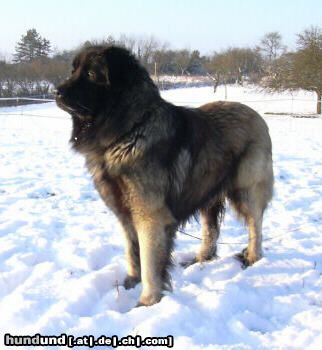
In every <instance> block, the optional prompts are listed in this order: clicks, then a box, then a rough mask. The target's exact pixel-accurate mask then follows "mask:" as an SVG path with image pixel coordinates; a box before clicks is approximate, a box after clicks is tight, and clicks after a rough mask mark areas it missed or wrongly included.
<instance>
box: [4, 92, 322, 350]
mask: <svg viewBox="0 0 322 350" xmlns="http://www.w3.org/2000/svg"><path fill="white" fill-rule="evenodd" d="M163 96H164V97H165V98H166V99H168V100H170V101H173V102H176V103H177V104H181V105H191V106H197V105H199V104H202V103H205V102H210V101H212V100H214V99H223V98H224V89H223V88H222V87H221V88H219V89H218V92H217V93H216V95H214V94H213V91H212V88H199V89H196V88H194V89H181V90H175V91H166V92H164V93H163ZM228 99H230V100H237V101H246V104H248V105H250V106H251V107H253V108H254V109H256V110H257V111H259V112H260V113H262V114H263V113H265V112H285V113H313V112H314V110H315V105H316V103H315V101H314V99H315V96H313V95H311V94H308V93H304V92H299V93H297V94H294V95H293V100H292V96H291V95H288V94H279V95H265V94H263V93H261V92H258V91H256V89H250V88H237V87H228ZM14 113H18V114H21V115H13V114H14ZM6 114H7V115H6ZM10 114H11V115H10ZM33 115H39V116H47V117H51V118H40V117H35V116H33ZM265 119H266V121H267V123H268V125H269V128H270V133H271V137H272V140H273V152H274V169H275V195H274V199H273V201H272V203H271V205H270V207H269V209H268V210H267V212H266V215H265V219H264V237H265V239H266V240H265V242H264V251H265V257H264V258H263V259H262V260H261V261H259V262H258V263H256V264H255V265H254V266H253V267H251V268H248V269H246V270H243V269H242V268H241V266H240V264H239V263H238V262H237V261H236V260H235V259H234V257H233V256H234V254H235V253H236V252H239V251H240V250H241V249H242V248H244V247H245V246H246V242H247V235H246V232H245V229H244V227H243V226H242V225H241V224H240V223H239V222H238V221H236V219H235V217H234V215H233V214H232V213H231V212H230V211H228V213H227V214H226V217H225V222H224V225H223V227H222V234H221V238H220V242H221V244H220V246H219V255H220V258H219V259H218V260H215V261H212V262H209V263H206V264H203V265H200V264H195V265H192V266H190V267H188V268H186V269H184V268H182V267H181V266H180V264H179V263H180V262H181V261H184V260H185V259H187V258H188V257H191V256H192V255H193V253H194V252H195V251H196V250H197V248H198V244H199V241H198V240H196V239H194V238H192V237H189V236H185V235H183V234H181V233H178V235H177V241H176V242H177V244H176V249H175V252H174V260H175V262H176V264H175V267H174V269H173V271H172V277H173V287H174V288H173V289H174V290H173V293H166V296H165V297H164V298H163V299H162V300H161V302H160V303H158V304H156V305H154V306H151V307H140V308H134V306H135V304H136V302H137V300H138V297H139V294H140V288H141V285H138V286H137V287H136V288H135V289H132V290H129V291H126V290H125V289H124V288H123V287H122V286H121V284H122V281H123V279H124V277H125V258H124V251H123V250H124V248H123V237H122V236H121V235H120V233H119V230H118V224H117V222H116V220H115V218H114V217H113V215H112V214H111V213H110V212H109V211H108V210H107V209H106V207H105V206H104V204H103V203H102V201H101V200H100V198H99V196H98V195H97V193H96V192H95V190H94V188H93V185H92V182H91V179H90V177H89V175H88V174H87V172H86V169H85V168H84V161H83V158H82V157H80V156H79V155H77V154H75V153H73V152H72V151H70V148H69V145H68V139H69V134H70V129H71V123H70V120H69V118H68V116H67V115H66V114H65V113H64V112H62V111H61V110H59V109H58V108H57V107H56V106H55V104H54V103H48V104H43V105H30V106H25V107H17V108H2V109H0V337H1V340H0V343H1V344H3V343H2V342H3V334H5V333H10V334H12V335H27V334H29V335H33V334H35V333H41V334H43V335H60V334H61V333H66V334H68V335H74V336H83V335H91V334H92V335H94V336H95V337H99V336H100V335H106V336H112V335H118V336H119V337H122V336H126V335H141V336H142V337H147V336H158V337H162V336H168V335H173V336H174V348H175V349H185V350H186V349H207V350H208V349H238V350H239V349H283V350H284V349H301V350H302V349H316V350H318V349H322V277H321V272H322V232H321V231H322V230H321V225H322V198H321V195H322V158H321V155H322V119H295V118H291V117H288V116H269V115H265ZM199 229H200V227H199V224H198V223H196V222H191V223H190V224H188V225H187V227H186V229H185V230H186V232H188V233H191V234H194V235H199V232H198V231H199ZM241 242H242V243H243V244H240V243H241ZM2 348H3V346H2V345H1V349H2ZM38 348H39V347H38Z"/></svg>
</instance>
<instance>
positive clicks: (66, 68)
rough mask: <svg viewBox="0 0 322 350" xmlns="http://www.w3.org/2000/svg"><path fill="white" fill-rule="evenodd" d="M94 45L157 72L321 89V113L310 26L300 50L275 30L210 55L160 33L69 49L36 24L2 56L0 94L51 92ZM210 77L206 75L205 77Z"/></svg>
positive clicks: (319, 68) (320, 78)
mask: <svg viewBox="0 0 322 350" xmlns="http://www.w3.org/2000/svg"><path fill="white" fill-rule="evenodd" d="M92 45H105V46H110V45H118V46H123V47H126V48H127V49H129V50H130V51H131V52H132V53H134V54H135V55H136V57H137V58H138V59H139V61H140V62H141V64H142V65H143V66H144V67H145V68H146V69H147V70H148V71H149V73H150V74H151V75H152V76H153V78H154V80H155V82H156V83H160V82H162V76H164V75H170V76H191V77H194V76H198V77H200V76H201V77H204V78H205V79H204V81H207V83H208V84H213V85H214V86H215V88H216V87H217V86H218V85H220V84H231V83H237V84H241V85H242V84H244V83H245V82H248V83H254V84H259V85H261V86H263V87H265V88H268V89H273V90H285V89H291V90H295V89H299V88H302V89H305V90H309V91H314V92H315V93H316V94H317V100H318V104H317V112H318V113H321V103H319V101H321V91H322V31H321V28H320V27H309V28H307V29H305V30H304V31H302V32H301V33H298V34H296V50H293V51H289V50H288V48H287V47H286V46H285V45H284V44H283V38H282V36H281V34H280V33H279V32H277V31H275V32H269V33H266V34H265V35H263V37H262V38H261V40H260V41H259V42H258V43H257V45H255V46H254V47H229V48H227V49H225V50H222V51H220V52H216V51H215V52H213V54H211V55H201V54H200V52H199V51H198V50H196V49H192V50H190V49H172V48H171V47H170V45H169V44H167V43H165V42H162V41H160V40H158V39H157V38H155V37H153V36H150V37H142V38H136V37H133V36H130V35H125V34H122V35H120V36H119V37H118V38H115V37H113V36H111V35H109V36H107V37H106V38H105V39H103V40H94V41H86V42H84V43H82V44H81V45H80V46H79V47H77V48H75V49H71V50H63V51H53V50H52V48H51V42H50V41H49V40H48V39H47V38H44V37H42V36H41V35H40V34H39V33H38V32H37V30H36V29H34V28H32V29H29V30H28V31H27V33H26V34H25V35H22V36H21V38H20V40H19V41H18V42H17V45H16V48H15V52H14V53H13V61H12V62H8V61H6V60H4V59H2V60H1V59H0V97H13V96H38V95H48V94H51V93H52V91H53V89H54V87H55V86H57V85H58V84H59V83H60V82H61V81H63V80H64V79H66V77H68V76H69V74H70V71H71V62H72V59H73V57H74V56H75V55H76V53H77V52H78V51H80V50H81V49H83V48H84V47H88V46H92ZM206 78H207V79H206Z"/></svg>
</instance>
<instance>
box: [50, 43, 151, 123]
mask: <svg viewBox="0 0 322 350" xmlns="http://www.w3.org/2000/svg"><path fill="white" fill-rule="evenodd" d="M149 80H150V78H149V76H148V73H147V72H146V70H145V69H144V68H143V67H141V65H140V64H139V63H138V61H137V60H136V59H135V58H134V56H133V55H131V54H130V53H129V51H127V50H126V49H124V48H120V47H108V48H106V47H102V46H95V47H90V48H87V49H85V50H83V51H82V52H80V53H79V54H78V55H77V56H76V57H75V59H74V61H73V70H72V74H71V77H70V78H69V79H67V80H66V81H65V82H64V83H63V84H61V85H60V86H58V87H57V93H56V102H57V105H58V106H59V107H60V108H62V109H63V110H65V111H67V112H68V113H70V114H71V115H72V116H76V117H78V118H80V119H84V120H88V119H90V118H93V117H95V116H96V115H97V114H98V113H101V112H104V111H106V110H108V109H109V108H110V106H111V105H115V104H117V99H118V98H121V95H122V92H124V91H130V90H131V89H133V87H136V88H138V87H140V82H143V81H149ZM141 85H142V84H141Z"/></svg>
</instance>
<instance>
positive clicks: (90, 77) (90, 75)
mask: <svg viewBox="0 0 322 350" xmlns="http://www.w3.org/2000/svg"><path fill="white" fill-rule="evenodd" d="M87 76H88V78H89V79H91V80H95V78H96V74H95V72H94V71H92V70H89V71H88V72H87Z"/></svg>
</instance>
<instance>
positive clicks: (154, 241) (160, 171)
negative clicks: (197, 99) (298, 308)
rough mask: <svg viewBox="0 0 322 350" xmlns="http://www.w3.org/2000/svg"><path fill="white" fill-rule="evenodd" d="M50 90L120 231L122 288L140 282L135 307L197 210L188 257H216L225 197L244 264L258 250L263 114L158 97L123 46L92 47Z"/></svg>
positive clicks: (266, 190) (149, 292) (157, 293)
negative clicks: (244, 234) (239, 232)
mask: <svg viewBox="0 0 322 350" xmlns="http://www.w3.org/2000/svg"><path fill="white" fill-rule="evenodd" d="M73 67H74V68H73V72H72V75H71V77H70V78H69V79H68V80H67V81H66V82H65V83H64V84H62V85H61V86H59V87H58V89H57V104H58V105H59V107H61V108H62V109H64V110H66V111H67V112H69V113H70V114H71V116H72V120H73V132H72V137H71V143H72V145H73V148H74V149H75V150H76V151H78V152H80V153H82V154H83V155H84V156H85V158H86V164H87V167H88V169H89V171H90V172H91V174H92V176H93V179H94V182H95V186H96V188H97V190H98V192H99V193H100V195H101V197H102V199H103V200H104V201H105V203H106V205H107V206H108V207H109V208H111V210H112V211H113V212H114V213H115V215H116V216H117V217H118V219H119V221H120V223H121V225H122V227H123V229H124V231H125V237H126V255H127V260H128V276H127V278H126V280H125V282H124V285H125V287H126V288H130V287H133V286H134V285H136V284H137V283H138V282H139V281H142V285H143V291H142V294H141V297H140V302H139V304H140V305H151V304H153V303H156V302H158V301H159V300H160V298H161V296H162V290H163V289H166V288H170V277H169V272H168V269H169V267H170V265H171V264H170V262H171V257H170V255H171V251H172V248H173V240H174V235H175V232H176V230H177V228H178V226H179V225H181V224H183V223H184V222H185V221H186V220H187V219H188V218H189V217H190V216H192V215H193V214H196V213H198V212H199V213H200V217H201V222H202V244H201V248H200V250H199V252H198V254H197V256H196V260H195V261H198V262H202V261H205V260H208V259H211V258H213V257H214V256H215V255H216V241H217V239H218V235H219V224H220V219H221V217H222V214H223V211H224V204H225V199H226V198H227V199H228V200H229V201H230V203H231V204H232V205H233V206H234V208H235V209H236V211H237V213H238V214H239V216H240V217H242V218H243V219H245V221H246V223H247V225H248V229H249V242H248V247H247V249H245V250H244V251H243V253H242V257H243V260H244V263H245V264H246V265H250V264H253V263H254V262H255V261H257V260H258V259H260V258H261V256H262V249H261V242H262V232H261V230H262V218H263V212H264V210H265V208H266V206H267V203H268V202H269V201H270V199H271V196H272V185H273V171H272V154H271V140H270V137H269V133H268V128H267V126H266V124H265V122H264V120H263V119H262V118H261V117H260V116H259V115H258V114H257V113H256V112H255V111H253V110H252V109H250V108H248V107H247V106H244V105H242V104H239V103H229V102H216V103H210V104H207V105H204V106H202V107H200V108H197V109H192V108H183V107H177V106H174V105H172V104H170V103H168V102H166V101H164V100H163V99H162V98H161V97H160V94H159V91H158V89H157V88H156V86H155V85H154V83H153V82H152V80H151V79H150V77H149V75H148V73H147V71H146V70H145V69H144V68H143V67H142V66H141V65H140V64H139V63H138V61H137V60H136V59H135V58H134V57H133V56H132V55H131V54H130V53H129V52H128V51H127V50H125V49H123V48H118V47H109V48H104V47H92V48H89V49H86V50H84V51H83V52H81V53H80V54H79V55H78V56H77V57H76V58H75V60H74V63H73Z"/></svg>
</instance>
